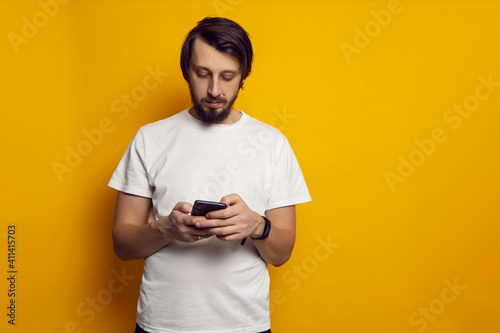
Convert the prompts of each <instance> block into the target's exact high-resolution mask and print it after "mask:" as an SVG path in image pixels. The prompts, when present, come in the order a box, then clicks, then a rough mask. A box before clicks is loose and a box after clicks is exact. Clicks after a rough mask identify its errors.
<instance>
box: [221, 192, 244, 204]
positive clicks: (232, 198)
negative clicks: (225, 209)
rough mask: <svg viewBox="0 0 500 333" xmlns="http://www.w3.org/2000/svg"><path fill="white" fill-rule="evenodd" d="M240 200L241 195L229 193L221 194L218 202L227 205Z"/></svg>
mask: <svg viewBox="0 0 500 333" xmlns="http://www.w3.org/2000/svg"><path fill="white" fill-rule="evenodd" d="M240 200H241V197H240V196H239V195H238V194H236V193H231V194H228V195H225V196H223V197H222V198H221V199H220V202H222V203H225V204H226V205H228V206H232V205H234V204H236V203H237V202H238V201H240Z"/></svg>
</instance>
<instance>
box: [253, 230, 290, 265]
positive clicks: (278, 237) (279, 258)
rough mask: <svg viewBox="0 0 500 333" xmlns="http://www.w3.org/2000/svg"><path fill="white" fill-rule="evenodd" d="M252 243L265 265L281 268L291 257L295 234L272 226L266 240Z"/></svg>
mask: <svg viewBox="0 0 500 333" xmlns="http://www.w3.org/2000/svg"><path fill="white" fill-rule="evenodd" d="M252 241H253V243H254V245H255V247H256V248H257V251H259V254H260V256H261V257H262V259H264V261H265V262H266V263H268V264H271V265H274V266H281V265H283V264H284V263H285V262H287V261H288V259H290V257H291V255H292V250H293V246H294V244H295V233H294V232H291V231H288V230H283V229H279V228H277V227H275V226H273V227H271V232H270V233H269V236H268V237H267V238H266V239H263V240H252Z"/></svg>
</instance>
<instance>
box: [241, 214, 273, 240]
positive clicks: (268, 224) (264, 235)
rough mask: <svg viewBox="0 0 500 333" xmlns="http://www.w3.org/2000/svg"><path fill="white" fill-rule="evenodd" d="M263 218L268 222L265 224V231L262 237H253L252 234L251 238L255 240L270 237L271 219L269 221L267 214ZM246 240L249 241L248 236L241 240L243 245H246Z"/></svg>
mask: <svg viewBox="0 0 500 333" xmlns="http://www.w3.org/2000/svg"><path fill="white" fill-rule="evenodd" d="M262 218H263V219H264V221H265V222H266V224H265V225H264V232H263V233H262V235H261V236H260V237H256V238H253V237H252V236H250V238H251V239H253V240H263V239H266V238H267V237H269V233H270V232H271V221H269V219H268V218H267V217H265V216H262ZM246 241H247V238H246V237H245V238H243V239H242V240H241V245H245V242H246Z"/></svg>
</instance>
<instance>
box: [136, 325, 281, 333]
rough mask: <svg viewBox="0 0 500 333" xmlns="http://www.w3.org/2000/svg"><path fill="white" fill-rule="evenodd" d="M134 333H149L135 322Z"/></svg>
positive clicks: (269, 331) (268, 332)
mask: <svg viewBox="0 0 500 333" xmlns="http://www.w3.org/2000/svg"><path fill="white" fill-rule="evenodd" d="M134 333H149V332H148V331H145V330H143V329H142V327H141V326H139V325H138V324H137V323H136V324H135V332H134ZM257 333H271V329H268V330H267V331H263V332H257Z"/></svg>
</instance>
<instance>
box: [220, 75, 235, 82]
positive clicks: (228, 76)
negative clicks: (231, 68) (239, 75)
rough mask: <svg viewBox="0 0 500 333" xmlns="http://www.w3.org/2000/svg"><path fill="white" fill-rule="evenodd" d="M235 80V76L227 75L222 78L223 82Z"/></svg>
mask: <svg viewBox="0 0 500 333" xmlns="http://www.w3.org/2000/svg"><path fill="white" fill-rule="evenodd" d="M233 78H234V76H233V75H225V76H223V77H222V80H224V81H231V80H232V79H233Z"/></svg>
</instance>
